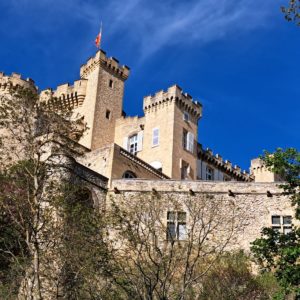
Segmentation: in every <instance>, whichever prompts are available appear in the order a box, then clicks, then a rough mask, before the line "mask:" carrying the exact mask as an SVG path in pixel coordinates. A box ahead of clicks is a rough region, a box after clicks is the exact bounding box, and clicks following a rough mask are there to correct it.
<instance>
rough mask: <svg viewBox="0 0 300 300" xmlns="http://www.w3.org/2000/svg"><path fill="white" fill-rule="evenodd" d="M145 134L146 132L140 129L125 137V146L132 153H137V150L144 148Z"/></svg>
mask: <svg viewBox="0 0 300 300" xmlns="http://www.w3.org/2000/svg"><path fill="white" fill-rule="evenodd" d="M143 136H144V132H143V131H140V132H138V133H135V134H133V135H131V136H130V137H128V136H126V137H124V138H123V148H124V149H126V150H127V151H129V152H130V153H131V154H133V155H136V154H137V152H139V151H142V150H143Z"/></svg>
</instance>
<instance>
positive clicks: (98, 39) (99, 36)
mask: <svg viewBox="0 0 300 300" xmlns="http://www.w3.org/2000/svg"><path fill="white" fill-rule="evenodd" d="M101 38H102V22H101V27H100V31H99V33H98V35H97V37H96V39H95V45H96V47H97V48H98V49H100V46H101Z"/></svg>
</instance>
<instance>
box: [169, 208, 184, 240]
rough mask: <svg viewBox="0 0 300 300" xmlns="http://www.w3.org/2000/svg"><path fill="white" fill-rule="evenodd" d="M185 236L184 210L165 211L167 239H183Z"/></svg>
mask: <svg viewBox="0 0 300 300" xmlns="http://www.w3.org/2000/svg"><path fill="white" fill-rule="evenodd" d="M186 238H187V232H186V212H182V211H177V212H176V211H168V213H167V240H168V241H174V240H178V241H184V240H186Z"/></svg>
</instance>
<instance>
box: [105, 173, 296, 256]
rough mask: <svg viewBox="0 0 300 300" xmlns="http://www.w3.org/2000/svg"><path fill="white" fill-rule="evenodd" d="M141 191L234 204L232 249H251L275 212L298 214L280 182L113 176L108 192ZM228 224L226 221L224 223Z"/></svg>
mask: <svg viewBox="0 0 300 300" xmlns="http://www.w3.org/2000/svg"><path fill="white" fill-rule="evenodd" d="M116 190H117V191H118V193H116V192H115V191H116ZM141 194H144V195H151V194H152V195H153V196H156V197H159V201H162V203H164V202H167V201H169V200H170V199H181V200H182V201H183V202H184V200H185V199H187V198H188V197H190V198H191V199H195V201H201V200H199V199H201V198H199V195H207V196H208V197H213V198H214V199H217V200H218V201H220V202H221V203H220V206H219V207H220V209H224V210H226V209H228V205H231V204H233V205H234V207H235V212H236V220H235V225H234V226H235V228H234V235H233V237H232V239H231V242H230V245H229V248H231V249H244V250H249V248H250V243H251V241H254V240H255V239H256V238H258V237H259V236H260V232H261V229H262V227H269V226H271V217H272V215H282V216H292V217H293V216H294V210H293V208H292V207H291V203H290V200H289V198H288V197H287V196H284V195H282V190H281V189H280V188H279V187H278V185H277V184H276V183H253V182H247V183H244V182H243V183H242V182H208V181H175V180H160V181H158V180H156V181H154V180H142V179H136V180H130V181H128V180H113V181H112V184H111V189H110V191H109V193H108V195H109V196H110V197H112V198H111V199H116V200H117V199H118V198H119V197H122V198H125V199H127V198H128V200H129V199H131V201H132V199H137V201H138V199H139V197H140V195H141ZM108 199H110V198H108ZM186 209H187V210H188V207H187V208H186ZM165 215H166V216H167V211H166V212H165ZM188 222H189V221H188V220H187V223H188ZM227 225H228V224H226V223H224V226H227ZM216 234H218V233H217V232H216Z"/></svg>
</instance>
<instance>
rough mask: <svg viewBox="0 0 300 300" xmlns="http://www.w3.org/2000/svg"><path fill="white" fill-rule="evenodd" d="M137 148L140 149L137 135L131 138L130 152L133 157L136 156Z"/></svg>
mask: <svg viewBox="0 0 300 300" xmlns="http://www.w3.org/2000/svg"><path fill="white" fill-rule="evenodd" d="M137 147H138V137H137V134H135V135H132V136H131V137H130V138H129V152H130V153H131V154H133V155H136V153H137Z"/></svg>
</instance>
